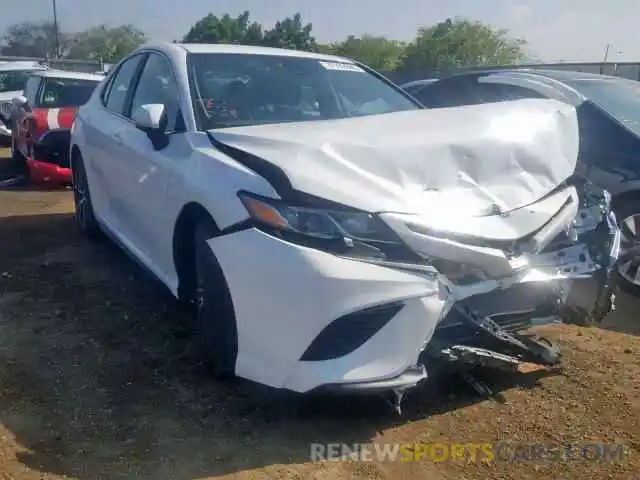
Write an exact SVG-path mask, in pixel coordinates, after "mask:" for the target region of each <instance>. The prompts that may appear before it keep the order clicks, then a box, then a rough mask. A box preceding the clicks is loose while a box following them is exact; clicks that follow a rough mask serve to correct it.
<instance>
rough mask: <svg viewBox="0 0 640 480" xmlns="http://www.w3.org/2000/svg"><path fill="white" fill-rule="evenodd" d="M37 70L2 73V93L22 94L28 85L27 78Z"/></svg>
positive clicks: (0, 87) (0, 86)
mask: <svg viewBox="0 0 640 480" xmlns="http://www.w3.org/2000/svg"><path fill="white" fill-rule="evenodd" d="M35 71H37V70H9V71H0V93H4V92H20V91H22V89H23V88H24V84H25V83H27V78H29V75H31V74H32V73H33V72H35Z"/></svg>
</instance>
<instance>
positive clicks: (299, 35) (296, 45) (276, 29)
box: [264, 13, 317, 52]
mask: <svg viewBox="0 0 640 480" xmlns="http://www.w3.org/2000/svg"><path fill="white" fill-rule="evenodd" d="M312 28H313V26H312V25H311V24H310V23H307V24H306V25H303V24H302V16H301V15H300V14H299V13H296V14H295V15H294V16H293V17H288V18H285V19H284V20H280V21H278V22H276V24H275V25H274V26H273V28H272V29H271V30H268V31H267V32H265V34H264V45H266V46H269V47H277V48H289V49H292V50H306V51H310V52H315V51H316V50H317V44H316V39H315V38H314V37H313V36H312V35H311V30H312Z"/></svg>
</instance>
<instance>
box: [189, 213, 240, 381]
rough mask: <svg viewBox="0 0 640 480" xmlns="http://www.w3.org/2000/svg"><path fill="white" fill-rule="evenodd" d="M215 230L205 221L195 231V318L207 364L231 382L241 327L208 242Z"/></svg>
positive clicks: (222, 275)
mask: <svg viewBox="0 0 640 480" xmlns="http://www.w3.org/2000/svg"><path fill="white" fill-rule="evenodd" d="M216 231H217V229H216V227H215V225H214V224H213V222H212V221H211V220H203V221H201V222H200V223H199V224H198V225H197V226H196V229H195V232H194V253H195V255H194V257H195V258H194V260H195V265H194V272H195V280H196V281H195V287H196V292H195V295H194V296H195V304H196V318H197V322H198V328H199V338H200V348H201V353H202V358H203V362H204V364H205V366H206V367H207V369H208V370H209V371H210V372H211V374H212V375H214V376H215V377H216V378H217V379H218V380H225V381H230V380H233V379H235V378H236V376H235V366H236V359H237V358H238V330H237V327H236V319H235V312H234V308H233V301H232V299H231V292H230V291H229V287H228V285H227V282H226V280H225V278H224V274H223V272H222V268H221V267H220V264H219V263H218V260H217V259H216V257H215V255H214V254H213V252H212V251H211V249H210V248H209V245H208V244H207V240H208V239H209V238H211V237H212V236H213V235H214V234H215V232H216Z"/></svg>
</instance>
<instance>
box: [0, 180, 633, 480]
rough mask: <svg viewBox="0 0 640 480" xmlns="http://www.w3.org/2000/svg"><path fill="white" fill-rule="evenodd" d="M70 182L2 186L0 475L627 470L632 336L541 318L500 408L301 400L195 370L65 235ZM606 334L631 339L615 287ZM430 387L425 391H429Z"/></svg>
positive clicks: (335, 475)
mask: <svg viewBox="0 0 640 480" xmlns="http://www.w3.org/2000/svg"><path fill="white" fill-rule="evenodd" d="M70 211H71V199H70V194H69V192H67V191H52V192H48V191H40V190H32V191H29V190H23V191H4V192H3V191H0V239H1V241H0V248H2V255H0V365H2V368H0V473H1V474H2V476H3V478H16V479H18V478H19V479H23V478H24V479H42V478H56V479H58V478H67V477H73V478H81V479H103V478H108V479H118V478H123V479H131V478H148V479H154V480H155V479H172V480H181V479H192V478H207V477H219V476H226V475H228V476H230V477H231V476H233V475H237V476H238V478H279V479H283V478H317V479H349V478H394V479H395V478H429V479H434V480H437V479H444V478H451V479H459V478H466V479H485V478H496V479H498V478H505V479H506V478H513V479H526V478H563V479H573V478H576V479H602V478H613V479H630V478H633V476H632V475H633V473H634V472H640V457H639V456H638V454H640V400H638V399H639V398H640V395H639V394H640V339H639V338H638V337H636V336H634V335H632V334H628V335H625V334H622V333H618V332H615V331H609V330H601V329H584V328H578V327H573V326H566V327H553V328H547V329H546V332H545V333H546V334H547V335H548V336H550V337H552V338H554V339H556V340H557V341H558V342H559V343H560V344H561V346H562V348H563V351H564V352H565V354H566V359H565V369H564V371H563V372H561V373H559V374H544V373H543V374H541V373H540V372H538V373H532V374H529V375H519V376H514V377H509V378H504V377H503V378H501V379H500V380H495V384H496V385H497V386H499V387H500V388H501V389H503V396H504V403H502V404H501V403H497V402H494V401H488V400H485V401H479V400H478V398H477V397H476V396H475V395H474V394H473V393H472V392H470V391H469V390H468V389H466V388H464V387H463V386H461V385H458V384H457V383H456V382H454V381H452V382H451V383H450V384H449V383H447V384H442V385H426V386H425V387H424V388H422V389H421V390H420V391H417V392H415V395H413V396H412V397H411V398H409V400H408V402H407V411H408V418H404V419H398V418H396V417H395V416H394V415H393V414H392V413H391V412H390V410H389V409H388V408H386V406H385V405H384V404H382V403H381V402H378V401H377V400H375V399H346V398H322V399H320V398H307V397H304V398H299V397H297V396H294V395H287V394H283V393H280V392H274V391H270V390H267V389H263V388H260V387H258V386H255V385H250V384H248V383H240V384H238V385H234V386H230V385H226V386H225V385H220V384H216V383H214V382H212V381H211V380H210V379H209V378H208V377H207V376H206V374H204V373H203V371H202V369H201V367H200V365H199V364H198V361H197V356H196V355H195V353H194V350H193V348H192V343H193V334H192V329H191V323H190V321H189V317H188V315H186V314H185V313H184V312H183V311H182V310H181V309H180V308H179V307H178V306H177V305H176V303H175V302H174V301H173V300H172V299H171V298H170V297H169V295H168V294H166V293H165V292H164V290H163V289H161V288H160V287H159V286H158V285H157V284H156V283H155V282H154V281H152V280H150V279H148V278H147V277H146V276H144V274H142V273H141V272H140V271H139V270H138V268H137V267H135V266H134V265H133V264H132V263H131V262H130V261H129V260H128V259H127V258H126V257H125V256H124V255H123V254H122V253H120V252H119V251H118V250H117V249H116V248H114V247H112V246H111V245H110V244H109V243H108V242H101V243H97V244H90V243H88V242H86V241H85V240H82V239H81V238H80V237H79V236H78V235H77V234H76V232H75V230H74V227H73V223H72V217H71V213H70ZM622 300H623V305H622V307H623V308H622V309H621V311H619V312H617V314H616V315H615V316H613V317H612V318H610V319H609V320H608V324H607V325H608V326H609V327H610V328H616V329H624V330H625V331H628V332H632V333H633V332H635V333H639V332H640V330H638V327H637V326H638V324H639V323H640V322H638V320H637V317H636V316H635V315H634V314H633V312H634V311H635V309H636V308H637V307H636V305H637V303H636V301H635V300H633V299H630V298H629V297H623V299H622ZM437 387H441V388H438V389H437V390H436V388H437ZM414 441H424V442H435V441H437V442H444V441H452V442H475V443H484V442H496V441H508V442H532V443H543V442H555V443H560V444H564V443H579V442H587V441H601V442H622V443H626V444H627V445H628V446H629V448H630V449H631V456H630V459H629V462H628V463H627V464H620V465H618V464H602V463H590V462H584V461H574V462H571V464H569V465H567V464H561V463H535V462H527V461H520V462H512V463H496V464H492V465H480V464H471V465H462V464H455V463H442V464H434V463H431V462H428V461H423V462H420V463H412V464H401V463H356V462H350V463H347V462H340V463H324V464H314V463H311V462H309V452H310V447H309V444H310V443H314V442H320V443H325V442H343V443H348V444H352V443H355V442H414Z"/></svg>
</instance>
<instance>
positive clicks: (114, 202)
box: [82, 54, 146, 237]
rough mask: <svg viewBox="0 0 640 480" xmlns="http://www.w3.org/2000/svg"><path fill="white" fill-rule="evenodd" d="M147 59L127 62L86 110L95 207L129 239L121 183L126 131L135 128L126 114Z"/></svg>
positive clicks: (87, 164)
mask: <svg viewBox="0 0 640 480" xmlns="http://www.w3.org/2000/svg"><path fill="white" fill-rule="evenodd" d="M145 57H146V54H141V55H136V56H134V57H131V58H129V59H128V60H126V61H125V62H123V63H122V64H121V65H120V66H119V67H118V68H117V70H116V71H115V72H114V75H113V76H112V77H110V79H109V80H108V82H107V83H106V84H105V86H104V88H103V90H102V92H101V95H100V98H99V100H98V101H97V102H96V103H95V104H93V105H92V106H93V107H94V108H91V109H83V130H84V139H85V142H84V143H83V145H82V155H83V159H84V163H85V167H86V169H87V173H88V180H89V186H90V188H91V200H92V203H93V207H94V209H95V210H96V214H97V215H98V216H99V217H100V218H101V219H102V221H103V222H105V223H106V225H107V227H109V229H111V230H112V231H113V232H114V233H116V234H120V235H122V236H125V237H126V232H125V231H124V230H123V227H124V225H123V222H122V219H123V214H124V208H123V205H124V204H123V202H124V197H123V195H124V192H123V190H122V189H121V188H120V180H119V179H120V177H121V176H122V171H123V162H122V155H123V152H122V132H123V131H124V130H126V129H127V128H130V127H131V120H130V119H128V118H127V117H126V116H125V113H126V109H127V105H128V103H129V100H130V98H131V94H130V91H131V86H132V85H133V80H134V79H135V78H137V73H138V72H139V71H140V68H141V67H142V63H141V62H142V61H143V60H144V58H145Z"/></svg>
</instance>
